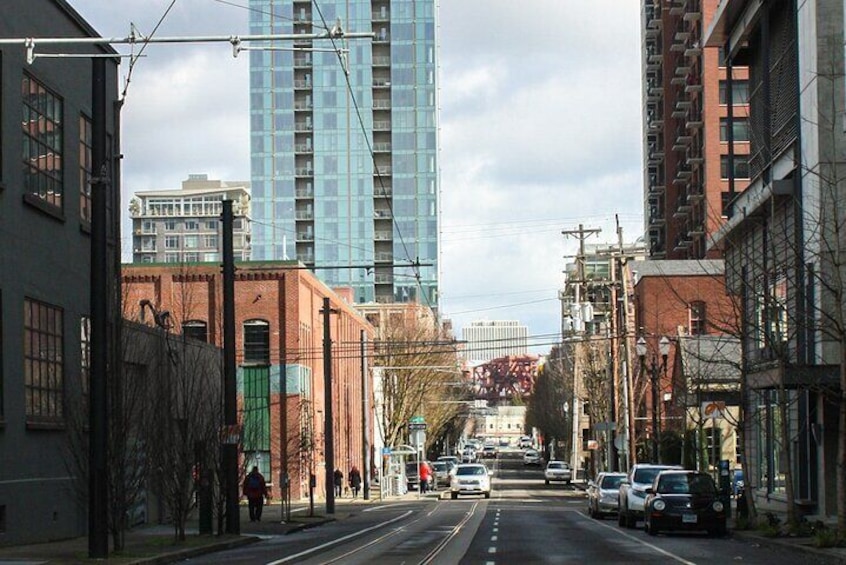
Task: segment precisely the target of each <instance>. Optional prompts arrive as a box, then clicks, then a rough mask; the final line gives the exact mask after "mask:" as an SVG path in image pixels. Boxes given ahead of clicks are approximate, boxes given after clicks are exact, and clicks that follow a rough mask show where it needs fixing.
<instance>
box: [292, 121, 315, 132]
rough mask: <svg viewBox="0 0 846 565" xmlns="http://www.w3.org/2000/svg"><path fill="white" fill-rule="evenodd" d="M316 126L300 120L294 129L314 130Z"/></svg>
mask: <svg viewBox="0 0 846 565" xmlns="http://www.w3.org/2000/svg"><path fill="white" fill-rule="evenodd" d="M313 129H314V126H313V125H312V124H310V123H308V122H299V123H296V124H294V131H312V130H313Z"/></svg>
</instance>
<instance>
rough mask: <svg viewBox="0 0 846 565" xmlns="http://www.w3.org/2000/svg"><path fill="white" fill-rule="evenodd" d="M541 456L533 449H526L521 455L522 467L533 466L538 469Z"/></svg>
mask: <svg viewBox="0 0 846 565" xmlns="http://www.w3.org/2000/svg"><path fill="white" fill-rule="evenodd" d="M540 464H541V456H540V453H538V452H537V450H535V449H527V450H526V452H525V453H524V454H523V465H535V466H536V467H540Z"/></svg>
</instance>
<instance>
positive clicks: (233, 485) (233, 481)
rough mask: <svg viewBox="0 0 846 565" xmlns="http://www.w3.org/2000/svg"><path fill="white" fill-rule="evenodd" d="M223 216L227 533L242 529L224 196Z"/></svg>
mask: <svg viewBox="0 0 846 565" xmlns="http://www.w3.org/2000/svg"><path fill="white" fill-rule="evenodd" d="M222 204H223V216H222V218H221V220H222V223H223V424H224V426H225V427H226V433H225V436H224V440H223V445H222V446H221V465H222V467H223V479H224V489H225V491H224V500H225V501H226V533H227V534H235V535H238V534H240V533H241V508H240V502H239V496H238V434H237V433H236V429H237V426H238V388H237V383H236V381H235V379H236V367H235V257H234V253H233V249H234V248H233V244H232V224H233V218H232V201H231V200H224V201H223V202H222Z"/></svg>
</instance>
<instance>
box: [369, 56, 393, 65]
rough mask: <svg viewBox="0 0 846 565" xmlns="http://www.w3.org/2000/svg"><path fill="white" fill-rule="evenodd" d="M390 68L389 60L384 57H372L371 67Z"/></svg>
mask: <svg viewBox="0 0 846 565" xmlns="http://www.w3.org/2000/svg"><path fill="white" fill-rule="evenodd" d="M390 66H391V58H390V57H385V56H375V57H373V67H374V68H375V67H390Z"/></svg>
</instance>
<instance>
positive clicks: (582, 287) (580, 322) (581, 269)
mask: <svg viewBox="0 0 846 565" xmlns="http://www.w3.org/2000/svg"><path fill="white" fill-rule="evenodd" d="M601 231H602V230H601V229H599V228H589V229H585V227H584V225H583V224H579V229H577V230H563V231H562V232H561V233H562V235H564V236H565V237H568V236H576V237H577V238H578V240H579V253H578V254H577V255H576V269H577V277H578V278H577V279H576V280H575V281H568V282H573V283H575V294H576V295H575V300H574V303H575V305H576V309H577V310H578V315H577V316H578V317H574V318H573V329H574V330H575V333H577V334H581V335H579V339H578V341H577V342H576V343H575V344H574V351H573V359H574V363H573V410H572V414H573V418H572V420H571V422H572V449H573V453H572V454H571V461H570V466H571V467H572V469H573V472H574V473H576V475H577V476H578V469H579V467H580V465H579V444H580V443H581V442H580V441H579V432H580V428H581V424H580V423H579V421H580V419H581V417H580V414H579V404H580V403H579V390H580V389H581V387H580V386H579V384H580V382H581V379H580V372H581V363H580V362H579V361H580V353H581V347H580V345H581V343H582V342H583V341H584V339H585V331H586V327H585V326H584V323H585V322H587V321H588V320H586V319H585V318H586V317H587V316H585V312H586V311H587V309H586V308H584V307H583V304H582V301H583V300H585V299H586V297H587V279H586V278H585V277H586V275H585V240H586V239H587V238H588V237H589V236H591V235H594V234H598V233H600V232H601Z"/></svg>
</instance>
